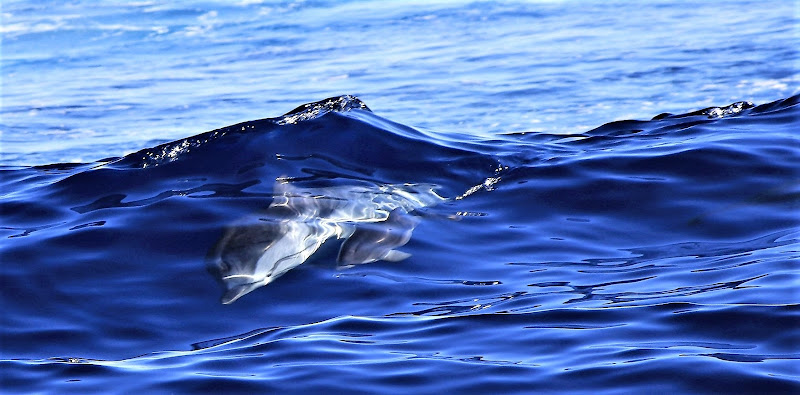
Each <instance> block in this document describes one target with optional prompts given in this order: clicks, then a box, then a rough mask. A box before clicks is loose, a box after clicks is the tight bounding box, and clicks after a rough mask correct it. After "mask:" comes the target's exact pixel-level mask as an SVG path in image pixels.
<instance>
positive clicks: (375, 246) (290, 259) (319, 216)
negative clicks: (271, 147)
mask: <svg viewBox="0 0 800 395" xmlns="http://www.w3.org/2000/svg"><path fill="white" fill-rule="evenodd" d="M434 189H435V185H432V184H386V185H377V186H375V187H364V186H337V187H329V188H305V189H304V188H297V187H294V186H292V185H290V184H289V183H288V182H286V181H281V180H279V181H277V182H276V184H275V191H274V199H273V202H272V204H270V206H269V207H268V208H267V209H266V210H264V211H263V212H260V213H257V214H256V215H251V216H248V217H246V218H243V219H241V220H239V221H237V222H235V223H234V224H232V226H230V227H229V228H228V229H227V230H226V231H225V233H224V234H223V236H222V238H220V240H219V241H218V242H217V244H216V245H215V246H214V247H213V248H212V249H211V251H210V252H209V255H208V260H209V269H210V270H211V271H212V272H213V273H214V274H215V275H217V277H218V278H219V279H220V280H221V282H222V283H223V285H224V286H225V289H226V291H225V294H224V295H223V296H222V303H224V304H230V303H233V302H234V301H236V300H237V299H239V298H241V297H242V296H244V295H246V294H248V293H250V292H252V291H253V290H255V289H257V288H259V287H262V286H264V285H267V284H269V283H271V282H272V281H273V280H275V279H276V278H278V277H280V276H281V275H283V274H284V273H286V272H287V271H289V270H291V269H292V268H294V267H296V266H298V265H300V264H302V263H303V262H305V261H306V260H307V259H308V258H309V257H310V256H311V255H312V254H314V252H316V251H317V249H319V248H320V247H321V246H322V244H323V243H324V242H325V241H326V240H328V239H330V238H332V237H336V238H337V239H346V240H345V242H344V243H343V244H342V246H341V248H340V250H339V256H338V259H337V261H338V263H339V265H341V266H345V267H349V266H353V265H356V264H362V263H370V262H375V261H379V260H388V261H398V260H402V259H405V258H407V257H408V256H409V254H407V253H404V252H400V251H397V250H395V248H397V247H401V246H403V245H405V244H406V243H408V241H409V240H410V239H411V233H412V231H413V230H414V228H415V227H416V225H417V224H418V223H419V218H418V217H416V216H414V215H413V214H411V213H412V212H413V211H414V210H417V209H420V208H423V207H429V206H433V205H436V204H438V203H440V202H442V201H444V200H445V199H444V198H442V197H441V196H439V195H438V194H436V192H434Z"/></svg>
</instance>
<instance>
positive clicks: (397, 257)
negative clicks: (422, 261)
mask: <svg viewBox="0 0 800 395" xmlns="http://www.w3.org/2000/svg"><path fill="white" fill-rule="evenodd" d="M409 257H411V254H409V253H407V252H403V251H397V250H391V251H389V252H387V253H386V255H385V256H384V257H383V258H381V260H382V261H389V262H400V261H402V260H403V259H408V258H409Z"/></svg>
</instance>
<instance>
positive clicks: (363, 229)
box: [337, 208, 420, 267]
mask: <svg viewBox="0 0 800 395" xmlns="http://www.w3.org/2000/svg"><path fill="white" fill-rule="evenodd" d="M419 221H420V218H419V217H417V216H413V215H407V213H405V212H403V211H402V209H399V208H398V209H394V210H393V211H392V212H391V213H389V217H388V218H386V220H385V221H382V222H376V223H369V224H363V225H360V226H358V227H356V229H355V230H354V231H353V234H352V235H351V236H350V237H349V238H348V239H347V240H345V241H344V243H342V247H341V248H340V249H339V257H338V258H337V261H338V262H339V263H340V264H342V265H343V266H345V267H348V266H353V265H358V264H362V263H371V262H375V261H381V260H383V261H392V262H397V261H401V260H403V259H406V258H408V257H409V256H411V254H408V253H405V252H402V251H398V250H395V248H397V247H402V246H404V245H406V243H408V241H409V240H411V232H412V231H413V230H414V228H415V227H416V226H417V224H418V223H419Z"/></svg>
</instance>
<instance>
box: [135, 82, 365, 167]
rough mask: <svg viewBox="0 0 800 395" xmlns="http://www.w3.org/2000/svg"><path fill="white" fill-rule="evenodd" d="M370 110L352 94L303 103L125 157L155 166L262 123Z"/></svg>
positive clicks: (251, 129)
mask: <svg viewBox="0 0 800 395" xmlns="http://www.w3.org/2000/svg"><path fill="white" fill-rule="evenodd" d="M355 109H358V110H364V111H369V112H371V110H370V109H369V107H367V105H366V104H364V102H362V101H361V100H359V99H358V98H357V97H355V96H352V95H343V96H337V97H331V98H328V99H324V100H320V101H317V102H313V103H308V104H303V105H301V106H299V107H297V108H295V109H294V110H292V111H289V112H287V113H286V114H284V115H282V116H279V117H275V118H264V119H257V120H253V121H247V122H241V123H237V124H235V125H230V126H226V127H223V128H219V129H215V130H212V131H209V132H205V133H201V134H198V135H196V136H193V137H188V138H185V139H180V140H177V141H173V142H170V143H165V144H161V145H159V146H156V147H153V148H147V149H143V150H140V151H137V152H134V153H132V154H129V155H127V156H126V157H125V162H128V164H129V165H136V167H152V166H158V165H161V164H164V163H167V162H172V161H174V160H177V159H178V158H180V157H181V156H182V155H184V154H186V153H188V152H190V151H192V150H193V149H196V148H199V147H201V146H203V145H205V144H209V143H210V142H212V141H214V140H217V139H219V138H222V137H224V136H226V135H229V134H234V133H247V132H250V131H253V130H255V129H256V128H257V127H258V126H261V125H263V124H274V125H289V124H297V123H299V122H303V121H308V120H311V119H316V118H319V117H321V116H323V115H325V114H327V113H329V112H347V111H351V110H355Z"/></svg>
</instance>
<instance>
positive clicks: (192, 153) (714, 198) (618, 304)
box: [0, 96, 800, 392]
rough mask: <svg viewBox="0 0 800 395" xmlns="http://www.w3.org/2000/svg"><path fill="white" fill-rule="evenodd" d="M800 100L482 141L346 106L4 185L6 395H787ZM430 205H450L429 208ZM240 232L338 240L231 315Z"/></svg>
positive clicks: (0, 178) (25, 174)
mask: <svg viewBox="0 0 800 395" xmlns="http://www.w3.org/2000/svg"><path fill="white" fill-rule="evenodd" d="M799 99H800V96H793V97H790V98H787V99H784V100H779V101H776V102H773V103H767V104H762V105H758V106H755V105H752V104H749V103H744V102H739V103H734V104H732V105H728V106H722V107H710V108H706V109H702V110H698V111H693V112H688V113H685V114H660V115H658V116H656V117H654V118H653V119H651V120H646V121H637V120H624V121H616V122H611V123H608V124H605V125H602V126H600V127H598V128H595V129H592V130H590V131H586V132H581V133H574V134H568V135H565V134H545V133H527V134H520V133H516V134H505V135H498V136H495V137H494V138H492V139H480V138H476V137H464V136H459V137H458V138H455V137H453V136H451V135H445V134H437V133H434V132H421V131H418V130H415V129H414V128H411V127H408V126H404V125H402V124H398V123H395V122H392V121H389V120H387V119H384V118H381V117H380V116H378V115H376V114H374V113H373V112H372V111H370V109H369V108H368V107H367V106H366V105H365V104H364V103H363V102H361V101H360V100H358V99H357V98H355V97H353V96H341V97H335V98H330V99H326V100H323V101H319V102H315V103H310V104H306V105H303V106H301V107H298V108H297V109H295V110H293V111H291V112H289V113H287V114H285V115H283V116H281V117H276V118H266V119H260V120H255V121H249V122H243V123H240V124H236V125H232V126H228V127H224V128H221V129H217V130H213V131H210V132H206V133H202V134H199V135H196V136H192V137H188V138H185V139H181V140H177V141H174V142H170V143H166V144H162V145H158V146H155V147H151V148H146V149H142V150H140V151H137V152H134V153H132V154H129V155H126V156H124V157H113V158H107V159H104V160H102V161H98V162H94V163H83V164H52V165H47V166H36V167H5V168H2V169H0V185H2V191H3V193H2V198H1V200H0V216H1V217H2V226H0V234H1V235H3V238H2V240H1V241H0V254H2V261H3V265H2V270H1V271H0V276H1V278H2V283H3V287H2V291H0V292H2V298H1V299H0V303H2V308H3V311H4V315H5V317H4V320H3V322H2V326H3V329H2V344H3V347H2V350H0V354H2V361H0V364H2V365H3V370H4V375H3V376H4V377H3V385H4V386H8V388H14V389H17V390H32V391H34V390H42V389H43V388H44V387H41V386H40V384H37V383H39V382H44V383H47V384H46V385H47V386H55V387H48V388H50V389H53V388H56V387H57V388H62V387H63V389H64V390H67V389H76V388H77V389H83V390H101V389H107V388H110V387H111V386H114V388H118V389H120V390H122V391H128V390H130V391H134V390H153V391H155V390H176V391H187V390H192V389H200V388H210V387H209V386H212V387H213V386H217V387H218V388H224V389H227V390H230V391H234V392H235V391H243V392H244V391H253V390H259V389H260V390H263V389H265V388H267V389H269V388H272V389H275V390H277V389H279V388H280V389H285V388H287V386H291V387H289V388H294V389H295V390H296V391H297V392H303V391H313V390H319V389H325V388H327V389H343V388H344V387H347V386H348V385H349V384H350V383H341V382H340V381H337V380H335V379H332V378H333V377H341V375H342V374H347V375H348V377H361V378H362V379H363V383H362V384H363V386H359V387H360V388H363V389H365V391H369V389H376V390H377V389H381V388H386V386H387V385H392V386H394V387H395V388H406V389H412V390H424V391H426V392H431V391H433V390H470V389H471V390H474V389H476V388H492V389H496V390H500V391H515V390H536V389H546V388H553V387H552V386H553V385H559V386H563V388H564V389H565V390H570V389H574V390H576V391H578V390H579V389H580V388H586V386H588V385H593V386H595V387H598V388H603V389H606V390H609V391H611V390H613V388H615V387H614V386H615V385H617V384H618V383H620V382H624V383H626V387H625V388H626V389H635V388H640V387H641V388H644V387H648V388H651V387H652V386H653V385H656V386H660V387H663V388H671V389H675V390H680V391H686V390H687V389H691V388H694V387H693V386H694V385H695V384H696V383H698V382H703V381H704V380H706V379H707V378H708V377H710V376H709V375H711V376H713V377H715V379H714V380H710V381H708V382H704V383H706V384H708V387H707V388H708V391H709V392H713V391H714V390H719V391H723V392H724V391H731V390H745V391H749V390H753V391H755V390H757V389H763V388H769V389H775V390H788V389H789V388H791V387H792V386H796V385H797V382H798V380H797V377H796V375H794V374H793V373H791V372H792V370H791V366H793V364H796V360H797V358H798V356H797V355H796V353H789V352H787V351H786V350H789V349H791V345H792V344H793V338H792V333H793V331H792V329H793V326H792V325H793V324H794V323H795V322H796V320H797V305H798V304H800V303H799V302H800V301H798V300H797V298H796V292H794V291H795V283H796V281H795V280H796V275H795V274H794V266H795V265H794V262H795V261H796V259H797V258H798V256H797V252H796V251H797V246H798V240H799V239H798V233H797V229H798V225H800V219H799V218H798V217H797V215H796V213H797V211H798V208H800V182H798V180H800V170H798V168H797V163H800V144H799V143H800V142H799V141H798V136H797V133H796V129H797V126H798V125H797V119H800V117H798V115H800V114H798V111H800V110H799V109H800V106H798V105H797V104H798V100H799ZM281 180H282V181H281ZM280 182H287V183H289V184H290V185H291V186H292V188H288V189H287V188H283V187H281V186H280V185H281V184H280ZM276 185H277V187H276ZM420 186H424V188H422V189H419V188H421V187H420ZM381 188H384V189H381ZM387 188H388V189H387ZM391 188H394V189H391ZM415 188H416V189H415ZM434 190H435V192H433V191H434ZM387 191H388V192H387ZM420 191H428V192H420ZM426 193H428V195H430V196H433V195H435V196H437V200H436V201H435V203H436V204H433V201H431V200H425V202H426V203H425V204H416V203H415V202H423V200H424V199H422V198H423V197H425V196H428V195H426ZM353 194H355V195H353ZM408 194H410V195H408ZM352 196H359V197H363V198H364V199H362V201H360V203H359V204H357V205H351V206H346V207H345V206H344V205H340V204H339V203H342V204H344V203H343V202H351V201H354V199H353V198H352ZM409 196H410V197H409ZM430 196H428V197H430ZM439 197H441V199H439ZM367 198H368V199H367ZM320 199H323V200H320ZM324 199H328V200H324ZM355 200H357V199H355ZM282 202H283V203H286V204H285V205H284V206H285V208H284V209H280V210H277V209H276V208H275V207H276V205H280V204H282ZM289 202H291V204H289ZM307 203H314V204H313V205H308V204H307ZM373 204H374V205H375V206H372V205H373ZM381 204H383V206H381ZM306 206H310V207H313V209H310V210H305V209H302V210H301V209H300V207H306ZM270 207H272V208H270ZM343 207H345V208H346V209H343ZM376 207H377V208H376ZM398 209H400V212H397V211H395V210H398ZM287 210H288V211H287ZM337 210H338V211H337ZM370 210H373V211H370ZM393 212H394V213H395V216H392V215H393V214H392V213H393ZM265 213H266V214H265ZM358 213H362V214H363V213H366V214H364V215H361V214H358ZM367 214H369V215H367ZM398 214H402V215H403V217H397V216H396V215H398ZM406 216H412V217H413V218H414V219H413V220H411V221H406V222H404V221H405V220H403V218H406ZM242 218H253V221H255V223H259V221H260V222H264V221H269V220H277V221H278V222H276V223H277V224H278V225H276V226H273V227H268V228H269V229H271V230H269V232H272V231H273V230H275V229H277V230H279V231H280V230H281V229H284V228H281V226H283V227H286V226H289V225H287V223H285V222H281V221H283V220H285V219H286V218H291V219H292V221H294V222H293V223H295V222H296V223H303V224H313V226H312V225H308V226H309V227H308V228H303V229H310V230H314V231H313V232H309V233H312V234H316V235H318V236H319V235H323V234H324V236H326V237H327V239H326V240H328V241H325V240H321V241H320V240H319V239H321V238H322V237H321V236H320V237H319V238H317V239H314V240H315V242H314V246H316V248H315V249H314V251H313V254H311V255H310V258H308V259H307V261H305V263H303V264H302V265H296V266H293V267H292V268H291V269H292V270H289V271H284V272H281V274H282V276H281V277H280V278H278V279H277V280H275V281H272V282H271V283H270V284H269V285H268V286H266V287H261V288H258V289H254V290H252V291H253V292H251V293H250V294H248V295H247V296H245V297H243V298H241V299H240V300H238V301H237V302H236V303H234V304H231V305H222V304H220V303H219V294H220V290H219V284H218V280H220V278H218V277H217V278H215V276H214V275H213V274H214V273H213V271H212V275H210V274H209V273H208V272H207V271H206V268H205V265H206V261H207V259H208V257H207V254H208V253H209V251H213V250H214V246H215V245H216V244H217V242H218V241H219V240H220V239H224V238H225V234H226V229H228V230H230V229H231V225H232V224H236V223H237V220H240V219H242ZM298 218H302V220H299V219H298ZM309 221H311V222H309ZM314 221H316V222H314ZM375 223H378V224H379V225H378V226H374V225H375ZM365 224H366V225H368V226H364V225H365ZM390 225H391V226H390ZM303 226H305V225H303ZM359 226H363V227H362V228H361V229H362V230H359ZM389 227H391V228H392V229H393V230H392V231H389V230H387V229H388V228H389ZM353 228H355V229H353ZM322 230H325V231H326V232H327V230H333V231H334V232H333V233H325V232H323V231H322ZM412 230H413V234H412V233H411V231H412ZM269 232H264V233H269ZM357 232H362V233H357ZM273 233H274V232H273ZM278 233H280V232H278ZM301 233H302V232H300V233H297V234H301ZM284 234H285V232H284ZM260 235H261V234H260V233H256V234H255V235H252V234H251V235H249V236H247V237H245V238H244V239H248V240H250V239H253V240H256V241H257V243H255V244H258V243H260V242H262V241H263V240H259V237H261V236H260ZM338 236H343V238H346V237H347V236H350V237H356V238H355V239H353V241H351V242H350V247H352V248H353V251H355V250H356V249H357V248H356V246H359V245H361V246H363V245H364V244H367V245H378V246H381V245H382V246H384V247H386V248H376V249H370V250H366V252H365V254H366V255H365V257H361V258H357V259H356V258H345V260H347V259H352V262H356V263H361V262H362V261H370V262H372V261H373V260H375V259H373V258H375V256H378V257H379V258H380V257H382V258H386V257H388V256H389V255H391V254H390V251H393V250H394V248H402V251H404V253H408V254H409V255H411V257H410V258H407V259H405V260H403V261H402V262H384V261H383V260H381V259H378V262H374V263H369V264H349V265H345V266H346V267H341V266H342V265H337V264H336V260H337V256H338V257H342V256H348V257H353V256H356V255H358V254H356V253H354V252H352V251H351V252H352V254H350V255H347V254H344V255H342V254H343V253H342V252H341V251H342V250H341V248H343V247H340V245H341V242H339V243H336V242H334V240H335V239H336V237H338ZM383 236H386V237H389V239H388V240H389V241H385V240H384V239H381V237H383ZM300 238H301V239H302V237H300ZM381 240H383V241H381ZM317 241H319V243H318V244H319V245H318V246H317V245H316V244H317ZM345 242H346V241H345ZM370 243H372V244H370ZM381 243H383V244H381ZM331 245H333V246H334V248H333V249H331V248H329V246H331ZM326 246H327V247H326ZM337 249H338V251H339V252H338V253H337ZM345 249H346V248H345ZM375 251H377V252H375ZM259 253H260V252H259ZM375 254H377V255H375ZM394 256H395V257H398V256H400V257H406V255H394ZM352 262H351V263H352ZM223 277H224V276H223ZM728 328H735V330H728ZM207 339H214V340H207ZM165 350H171V351H165ZM688 364H691V366H692V367H693V369H689V368H688ZM621 367H624V369H622V368H621ZM694 367H699V368H698V369H694ZM753 367H757V369H755V370H754V369H753ZM464 368H467V369H470V371H472V372H474V373H475V374H474V375H471V376H470V378H464V379H453V380H444V381H437V380H432V379H430V378H429V375H425V374H421V373H420V372H431V371H437V372H444V373H443V374H446V375H452V376H453V377H456V376H458V375H459V374H460V373H459V372H462V371H463V369H464ZM156 369H157V370H158V371H159V372H162V373H163V375H162V374H161V373H160V374H159V375H151V374H150V375H147V376H146V377H144V375H142V372H152V371H154V370H156ZM687 371H689V372H691V373H688V374H687V373H686V372H687ZM664 372H667V373H668V374H665V373H664ZM669 372H673V374H669ZM32 377H38V378H44V380H43V381H42V380H38V379H34V380H31V378H32ZM426 377H427V378H426ZM71 380H73V381H71ZM74 380H79V381H74ZM54 383H59V384H54ZM70 385H74V386H73V387H69V386H70ZM343 386H344V387H343Z"/></svg>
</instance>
